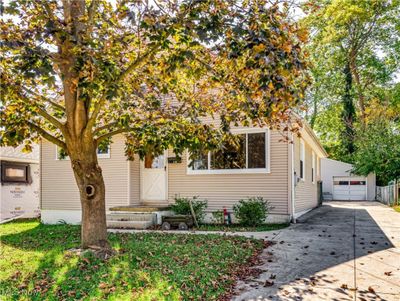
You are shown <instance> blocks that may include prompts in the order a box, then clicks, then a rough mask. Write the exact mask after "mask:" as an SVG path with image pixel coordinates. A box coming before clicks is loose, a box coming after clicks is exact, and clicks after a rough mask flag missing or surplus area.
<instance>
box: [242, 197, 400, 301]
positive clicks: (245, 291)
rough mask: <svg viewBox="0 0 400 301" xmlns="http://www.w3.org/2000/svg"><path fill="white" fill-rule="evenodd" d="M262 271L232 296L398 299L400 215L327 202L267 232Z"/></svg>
mask: <svg viewBox="0 0 400 301" xmlns="http://www.w3.org/2000/svg"><path fill="white" fill-rule="evenodd" d="M268 236H269V237H267V239H270V240H273V241H275V242H276V244H275V245H274V246H272V247H270V248H267V249H265V250H264V252H263V254H262V264H261V265H260V266H259V267H258V268H260V269H261V270H262V274H261V275H260V276H259V277H258V278H257V279H253V280H251V281H249V282H246V283H243V282H241V283H239V285H238V286H237V297H235V298H234V300H332V301H339V300H360V301H362V300H393V301H399V300H400V213H397V212H395V211H394V210H392V209H391V208H388V207H386V206H384V205H382V204H380V203H376V202H329V203H324V205H323V206H322V207H320V208H318V209H316V210H313V211H311V212H310V213H308V214H307V215H306V216H305V219H304V218H303V219H302V220H301V221H300V223H297V224H295V225H292V226H290V227H289V228H287V229H283V230H281V231H276V232H274V233H273V234H271V235H268Z"/></svg>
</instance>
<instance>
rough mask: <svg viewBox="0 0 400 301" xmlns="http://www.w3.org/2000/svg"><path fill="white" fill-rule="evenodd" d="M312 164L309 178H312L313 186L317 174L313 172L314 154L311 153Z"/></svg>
mask: <svg viewBox="0 0 400 301" xmlns="http://www.w3.org/2000/svg"><path fill="white" fill-rule="evenodd" d="M311 156H312V162H311V173H312V174H311V177H312V183H313V184H315V178H316V176H317V173H316V172H315V158H316V156H315V153H314V151H312V155H311Z"/></svg>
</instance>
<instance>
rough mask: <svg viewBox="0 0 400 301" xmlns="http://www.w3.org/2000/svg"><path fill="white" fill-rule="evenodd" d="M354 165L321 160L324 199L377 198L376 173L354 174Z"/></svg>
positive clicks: (370, 199)
mask: <svg viewBox="0 0 400 301" xmlns="http://www.w3.org/2000/svg"><path fill="white" fill-rule="evenodd" d="M352 170H353V165H351V164H349V163H345V162H341V161H336V160H332V159H328V158H324V159H322V161H321V175H322V177H321V180H322V191H323V197H324V200H341V201H365V200H368V201H373V200H375V190H376V183H375V182H376V180H375V174H373V173H371V174H369V175H368V176H367V177H364V176H358V175H355V174H353V173H352V172H351V171H352Z"/></svg>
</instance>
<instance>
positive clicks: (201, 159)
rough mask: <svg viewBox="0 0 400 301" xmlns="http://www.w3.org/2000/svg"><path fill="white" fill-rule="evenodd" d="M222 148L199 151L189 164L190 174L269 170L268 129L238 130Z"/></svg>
mask: <svg viewBox="0 0 400 301" xmlns="http://www.w3.org/2000/svg"><path fill="white" fill-rule="evenodd" d="M235 136H236V137H235V138H236V139H235V141H233V142H229V143H228V142H227V143H225V144H224V146H223V147H222V149H220V150H216V151H212V152H203V153H198V154H195V155H194V156H192V160H190V163H189V164H188V173H189V174H201V173H217V174H218V173H241V172H243V173H246V172H247V173H251V172H269V162H268V143H269V141H268V140H269V138H268V137H269V135H268V131H267V130H263V129H257V130H254V129H253V130H250V131H248V132H239V131H238V132H236V133H235Z"/></svg>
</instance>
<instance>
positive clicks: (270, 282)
mask: <svg viewBox="0 0 400 301" xmlns="http://www.w3.org/2000/svg"><path fill="white" fill-rule="evenodd" d="M273 285H274V282H273V281H269V280H267V281H265V283H264V287H269V286H273Z"/></svg>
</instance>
